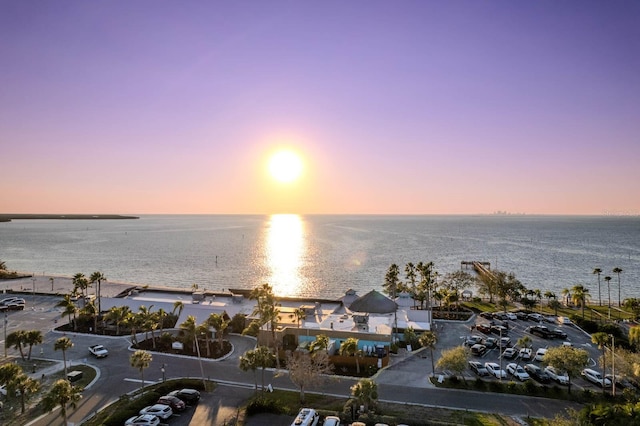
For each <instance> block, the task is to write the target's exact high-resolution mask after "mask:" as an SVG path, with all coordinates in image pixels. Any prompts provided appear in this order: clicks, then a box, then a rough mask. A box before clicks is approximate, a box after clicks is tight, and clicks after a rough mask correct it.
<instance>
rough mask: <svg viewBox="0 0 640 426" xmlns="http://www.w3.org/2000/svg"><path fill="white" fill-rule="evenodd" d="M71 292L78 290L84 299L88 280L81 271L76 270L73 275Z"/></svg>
mask: <svg viewBox="0 0 640 426" xmlns="http://www.w3.org/2000/svg"><path fill="white" fill-rule="evenodd" d="M72 282H73V292H74V293H76V294H77V292H78V290H80V295H81V296H82V298H83V299H84V297H85V295H86V294H85V291H86V290H87V289H88V288H89V280H88V279H87V277H85V276H84V274H83V273H82V272H78V273H77V274H75V275H74V276H73V281H72Z"/></svg>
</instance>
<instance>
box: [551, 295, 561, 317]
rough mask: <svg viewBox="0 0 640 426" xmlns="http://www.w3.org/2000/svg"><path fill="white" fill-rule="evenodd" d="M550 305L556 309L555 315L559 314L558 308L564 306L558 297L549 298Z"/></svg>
mask: <svg viewBox="0 0 640 426" xmlns="http://www.w3.org/2000/svg"><path fill="white" fill-rule="evenodd" d="M548 306H549V307H550V308H551V309H553V310H554V311H555V315H556V316H558V308H559V307H561V306H562V304H561V303H560V302H558V301H557V300H556V299H553V300H549V304H548Z"/></svg>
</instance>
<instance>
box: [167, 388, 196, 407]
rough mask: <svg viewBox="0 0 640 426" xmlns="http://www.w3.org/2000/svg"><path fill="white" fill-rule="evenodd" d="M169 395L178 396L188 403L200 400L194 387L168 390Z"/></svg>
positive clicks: (191, 403)
mask: <svg viewBox="0 0 640 426" xmlns="http://www.w3.org/2000/svg"><path fill="white" fill-rule="evenodd" d="M169 396H175V397H177V398H180V399H181V400H183V401H184V402H185V403H187V404H189V405H194V404H197V403H198V401H200V392H198V391H197V390H195V389H180V390H174V391H172V392H169Z"/></svg>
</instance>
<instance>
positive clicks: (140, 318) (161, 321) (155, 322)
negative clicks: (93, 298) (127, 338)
mask: <svg viewBox="0 0 640 426" xmlns="http://www.w3.org/2000/svg"><path fill="white" fill-rule="evenodd" d="M183 308H184V305H183V303H182V302H181V301H176V302H175V303H174V305H173V311H172V312H171V313H169V312H167V311H165V310H164V309H162V308H160V309H158V310H156V311H153V310H152V309H153V305H151V306H149V307H146V306H144V305H142V306H140V307H139V308H138V312H134V311H132V310H131V308H129V306H126V305H125V306H114V307H112V308H111V309H109V311H108V312H107V313H106V314H105V315H104V321H105V322H112V323H114V324H115V326H116V334H117V335H119V334H120V328H121V327H125V328H127V329H129V331H130V332H131V341H132V343H134V344H137V343H138V340H137V336H136V334H137V333H138V332H139V331H143V332H144V333H145V340H146V339H148V337H149V333H151V341H152V345H153V348H154V349H155V347H156V335H155V332H156V330H158V329H159V330H160V335H162V333H163V332H164V328H165V326H167V325H169V324H174V323H175V320H176V319H177V318H178V316H179V315H180V313H181V312H182V309H183ZM176 311H178V313H177V314H176Z"/></svg>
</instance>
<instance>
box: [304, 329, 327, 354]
mask: <svg viewBox="0 0 640 426" xmlns="http://www.w3.org/2000/svg"><path fill="white" fill-rule="evenodd" d="M328 348H329V337H328V336H327V335H325V334H318V335H317V336H316V340H314V341H313V342H311V344H310V345H309V352H310V353H314V352H316V351H320V350H325V351H326V350H327V349H328Z"/></svg>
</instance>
